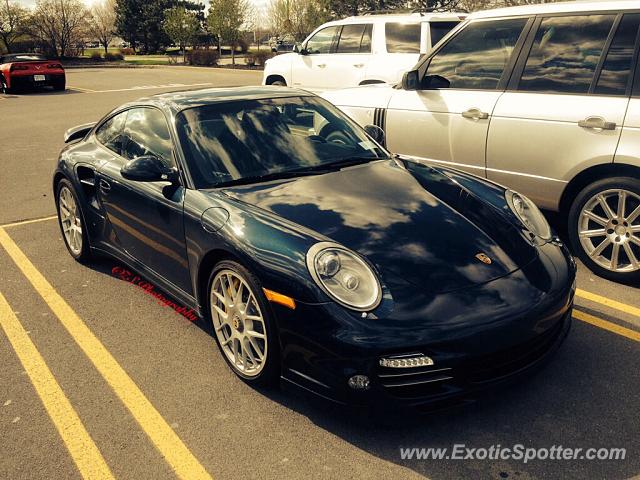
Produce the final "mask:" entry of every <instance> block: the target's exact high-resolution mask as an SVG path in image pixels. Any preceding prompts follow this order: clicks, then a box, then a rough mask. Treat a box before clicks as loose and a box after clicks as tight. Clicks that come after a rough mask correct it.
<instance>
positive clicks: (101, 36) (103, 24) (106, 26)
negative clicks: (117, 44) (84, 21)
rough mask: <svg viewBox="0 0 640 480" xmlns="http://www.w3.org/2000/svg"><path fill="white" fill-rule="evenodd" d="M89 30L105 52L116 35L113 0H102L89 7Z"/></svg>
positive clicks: (114, 4) (114, 3)
mask: <svg viewBox="0 0 640 480" xmlns="http://www.w3.org/2000/svg"><path fill="white" fill-rule="evenodd" d="M91 30H92V32H93V35H94V36H95V37H96V38H97V39H98V41H99V42H100V44H101V45H102V46H103V47H104V53H105V54H106V53H107V52H108V51H109V44H110V43H111V40H113V38H114V37H115V35H116V34H115V30H116V2H115V0H102V2H100V3H95V4H94V5H93V7H92V9H91Z"/></svg>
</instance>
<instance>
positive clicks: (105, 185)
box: [98, 179, 111, 194]
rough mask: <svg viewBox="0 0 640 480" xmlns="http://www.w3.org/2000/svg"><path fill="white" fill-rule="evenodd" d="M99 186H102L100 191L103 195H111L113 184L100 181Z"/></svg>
mask: <svg viewBox="0 0 640 480" xmlns="http://www.w3.org/2000/svg"><path fill="white" fill-rule="evenodd" d="M98 185H99V186H100V191H101V192H102V193H105V194H106V193H109V192H110V191H111V184H110V183H109V182H107V181H106V180H102V179H101V180H100V181H99V182H98Z"/></svg>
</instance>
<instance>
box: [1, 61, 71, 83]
mask: <svg viewBox="0 0 640 480" xmlns="http://www.w3.org/2000/svg"><path fill="white" fill-rule="evenodd" d="M65 82H66V78H65V74H64V68H62V64H61V63H60V62H59V61H57V60H47V57H45V56H44V55H40V54H39V53H13V54H8V55H2V56H0V90H1V91H2V93H9V92H12V91H15V90H16V89H19V88H21V87H41V86H51V87H53V89H54V90H64V89H65Z"/></svg>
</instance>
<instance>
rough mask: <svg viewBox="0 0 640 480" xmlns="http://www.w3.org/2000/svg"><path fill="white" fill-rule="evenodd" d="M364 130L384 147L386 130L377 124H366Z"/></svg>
mask: <svg viewBox="0 0 640 480" xmlns="http://www.w3.org/2000/svg"><path fill="white" fill-rule="evenodd" d="M364 131H365V132H367V135H369V136H370V137H371V138H373V139H374V140H375V141H376V142H378V143H379V144H380V145H382V146H383V147H384V141H385V134H384V130H383V129H381V128H380V127H379V126H377V125H365V127H364Z"/></svg>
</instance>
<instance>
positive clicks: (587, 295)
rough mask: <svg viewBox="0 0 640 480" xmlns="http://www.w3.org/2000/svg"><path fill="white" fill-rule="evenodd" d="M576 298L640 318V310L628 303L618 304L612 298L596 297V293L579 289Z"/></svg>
mask: <svg viewBox="0 0 640 480" xmlns="http://www.w3.org/2000/svg"><path fill="white" fill-rule="evenodd" d="M576 296H577V297H580V298H584V299H585V300H590V301H592V302H596V303H599V304H601V305H604V306H606V307H610V308H615V309H616V310H619V311H621V312H625V313H628V314H630V315H635V316H636V317H640V308H638V307H633V306H631V305H627V304H626V303H621V302H616V301H615V300H611V299H610V298H607V297H603V296H601V295H596V294H595V293H591V292H587V291H585V290H580V289H579V288H578V289H577V290H576Z"/></svg>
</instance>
